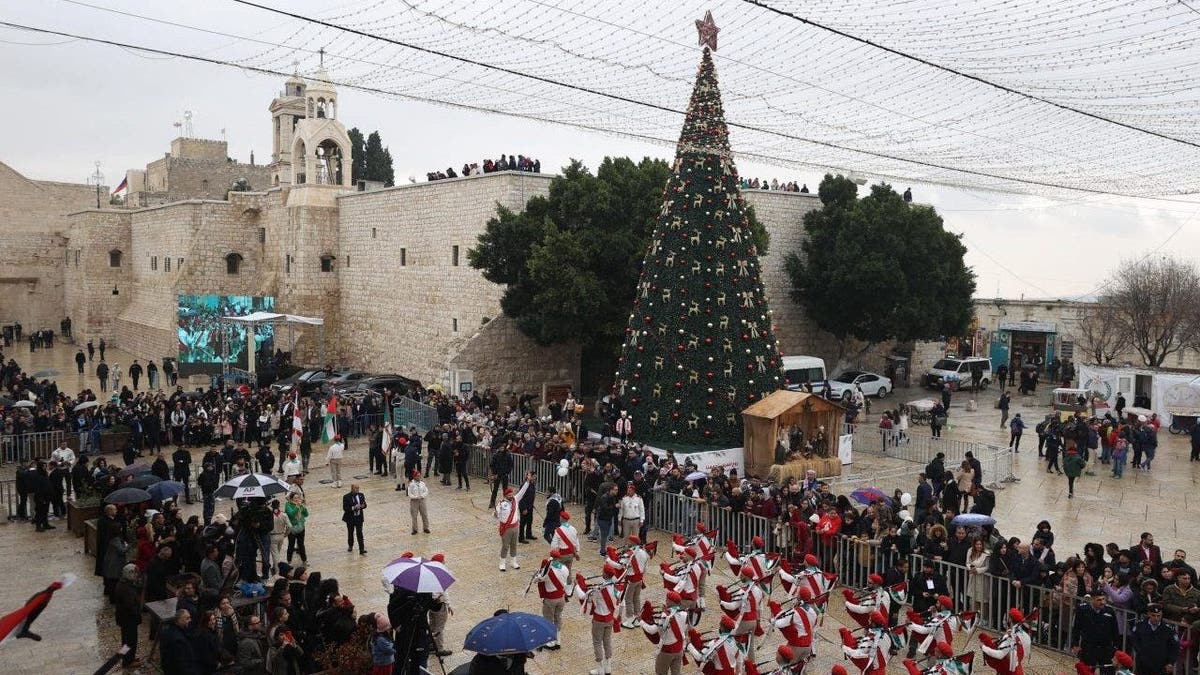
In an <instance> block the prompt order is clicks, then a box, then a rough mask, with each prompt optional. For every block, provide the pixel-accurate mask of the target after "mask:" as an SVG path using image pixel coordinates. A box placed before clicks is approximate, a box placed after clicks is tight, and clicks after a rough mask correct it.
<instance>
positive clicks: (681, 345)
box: [675, 343, 687, 351]
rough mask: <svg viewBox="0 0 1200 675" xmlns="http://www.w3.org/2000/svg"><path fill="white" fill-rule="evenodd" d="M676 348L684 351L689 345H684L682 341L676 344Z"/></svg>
mask: <svg viewBox="0 0 1200 675" xmlns="http://www.w3.org/2000/svg"><path fill="white" fill-rule="evenodd" d="M675 349H677V350H679V351H683V350H685V349H687V347H686V346H684V345H683V344H682V343H680V344H678V345H676V346H675Z"/></svg>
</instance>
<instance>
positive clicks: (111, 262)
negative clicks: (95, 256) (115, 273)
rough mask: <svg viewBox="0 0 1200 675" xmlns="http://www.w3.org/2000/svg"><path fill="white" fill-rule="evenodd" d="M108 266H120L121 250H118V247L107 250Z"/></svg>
mask: <svg viewBox="0 0 1200 675" xmlns="http://www.w3.org/2000/svg"><path fill="white" fill-rule="evenodd" d="M108 266H109V267H120V266H121V251H120V249H115V248H114V249H113V250H111V251H109V252H108Z"/></svg>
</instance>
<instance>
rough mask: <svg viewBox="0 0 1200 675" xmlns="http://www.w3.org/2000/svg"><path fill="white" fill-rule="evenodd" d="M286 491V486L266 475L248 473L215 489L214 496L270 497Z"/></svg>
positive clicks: (226, 497)
mask: <svg viewBox="0 0 1200 675" xmlns="http://www.w3.org/2000/svg"><path fill="white" fill-rule="evenodd" d="M287 491H288V484H287V483H285V482H283V481H281V480H279V479H277V478H272V477H270V476H268V475H266V474H261V473H248V474H245V475H243V476H237V477H235V478H234V479H233V480H230V481H229V482H227V483H225V484H224V485H222V486H221V487H219V488H217V492H216V495H217V496H218V497H221V498H224V499H243V498H246V497H270V496H271V495H277V494H280V493H283V492H287Z"/></svg>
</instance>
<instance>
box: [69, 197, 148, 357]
mask: <svg viewBox="0 0 1200 675" xmlns="http://www.w3.org/2000/svg"><path fill="white" fill-rule="evenodd" d="M130 215H131V214H130V213H129V212H128V211H110V210H107V209H106V210H102V211H101V210H96V209H91V210H88V211H80V212H78V213H73V214H71V216H70V220H71V228H70V230H69V233H68V239H69V241H68V242H67V248H68V249H69V250H70V254H69V255H70V256H71V258H70V260H71V264H70V265H68V266H67V268H66V270H65V274H64V283H63V301H64V304H65V306H66V314H67V315H68V316H70V317H71V321H72V323H73V324H74V325H73V328H72V333H74V335H75V338H76V340H77V341H80V342H83V341H86V340H87V339H89V338H91V339H94V340H96V341H99V340H100V339H101V338H104V339H105V340H106V341H107V342H109V343H112V344H115V343H116V340H115V337H116V335H115V323H116V318H117V316H118V315H120V313H121V312H122V311H123V310H124V309H125V306H126V305H127V304H128V303H129V301H130V299H131V297H132V296H133V295H134V293H133V287H132V286H131V285H130V283H129V282H130V279H131V278H132V268H133V267H134V260H133V256H132V255H131V251H132V250H133V243H132V239H131V236H130V227H129V223H130ZM114 250H116V251H120V252H121V260H120V263H121V264H120V266H118V267H114V266H112V265H111V264H110V259H109V252H110V251H114ZM113 289H116V291H117V294H116V295H113Z"/></svg>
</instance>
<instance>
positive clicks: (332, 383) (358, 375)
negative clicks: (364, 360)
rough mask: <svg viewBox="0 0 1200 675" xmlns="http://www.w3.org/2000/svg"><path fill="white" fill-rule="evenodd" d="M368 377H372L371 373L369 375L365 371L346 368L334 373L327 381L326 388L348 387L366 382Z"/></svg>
mask: <svg viewBox="0 0 1200 675" xmlns="http://www.w3.org/2000/svg"><path fill="white" fill-rule="evenodd" d="M368 377H372V375H371V373H368V372H367V371H365V370H353V369H351V368H344V369H341V370H337V371H334V373H333V375H331V376H329V378H328V379H326V380H325V386H327V387H332V388H333V389H338V388H340V387H345V386H347V385H350V384H354V383H355V382H358V381H359V380H365V379H366V378H368Z"/></svg>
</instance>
